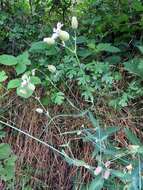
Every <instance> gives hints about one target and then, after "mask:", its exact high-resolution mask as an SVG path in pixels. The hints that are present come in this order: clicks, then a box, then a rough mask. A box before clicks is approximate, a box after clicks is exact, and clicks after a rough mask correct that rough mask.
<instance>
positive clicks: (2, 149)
mask: <svg viewBox="0 0 143 190" xmlns="http://www.w3.org/2000/svg"><path fill="white" fill-rule="evenodd" d="M10 154H11V148H10V146H9V145H8V144H5V143H1V144H0V160H2V159H7V158H8V157H9V155H10Z"/></svg>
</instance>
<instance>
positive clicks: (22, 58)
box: [17, 51, 31, 65]
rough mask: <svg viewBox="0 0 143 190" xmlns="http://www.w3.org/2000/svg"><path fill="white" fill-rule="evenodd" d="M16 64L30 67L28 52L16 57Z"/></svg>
mask: <svg viewBox="0 0 143 190" xmlns="http://www.w3.org/2000/svg"><path fill="white" fill-rule="evenodd" d="M17 62H18V64H19V63H21V64H24V65H30V64H31V61H30V59H29V53H28V51H25V52H24V53H22V54H21V55H19V56H17Z"/></svg>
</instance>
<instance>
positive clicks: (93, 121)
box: [88, 111, 99, 128]
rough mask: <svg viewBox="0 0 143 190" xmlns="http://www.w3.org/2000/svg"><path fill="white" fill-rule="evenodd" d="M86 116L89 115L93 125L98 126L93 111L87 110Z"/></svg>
mask: <svg viewBox="0 0 143 190" xmlns="http://www.w3.org/2000/svg"><path fill="white" fill-rule="evenodd" d="M88 116H89V119H90V121H91V123H92V125H93V127H94V128H98V127H99V122H98V121H97V120H96V119H95V117H94V116H93V113H92V112H90V111H89V112H88Z"/></svg>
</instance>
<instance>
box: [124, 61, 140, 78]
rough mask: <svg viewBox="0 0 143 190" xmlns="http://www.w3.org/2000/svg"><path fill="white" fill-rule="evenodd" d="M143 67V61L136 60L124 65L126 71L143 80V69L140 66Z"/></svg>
mask: <svg viewBox="0 0 143 190" xmlns="http://www.w3.org/2000/svg"><path fill="white" fill-rule="evenodd" d="M142 65H143V59H139V58H134V59H132V60H130V61H127V62H125V63H124V66H125V69H126V70H127V71H129V72H130V73H133V74H134V75H138V76H140V77H141V78H143V69H140V66H142Z"/></svg>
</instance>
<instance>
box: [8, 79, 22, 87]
mask: <svg viewBox="0 0 143 190" xmlns="http://www.w3.org/2000/svg"><path fill="white" fill-rule="evenodd" d="M20 83H21V79H13V80H10V81H9V83H8V86H7V89H12V88H17V87H19V86H20Z"/></svg>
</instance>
